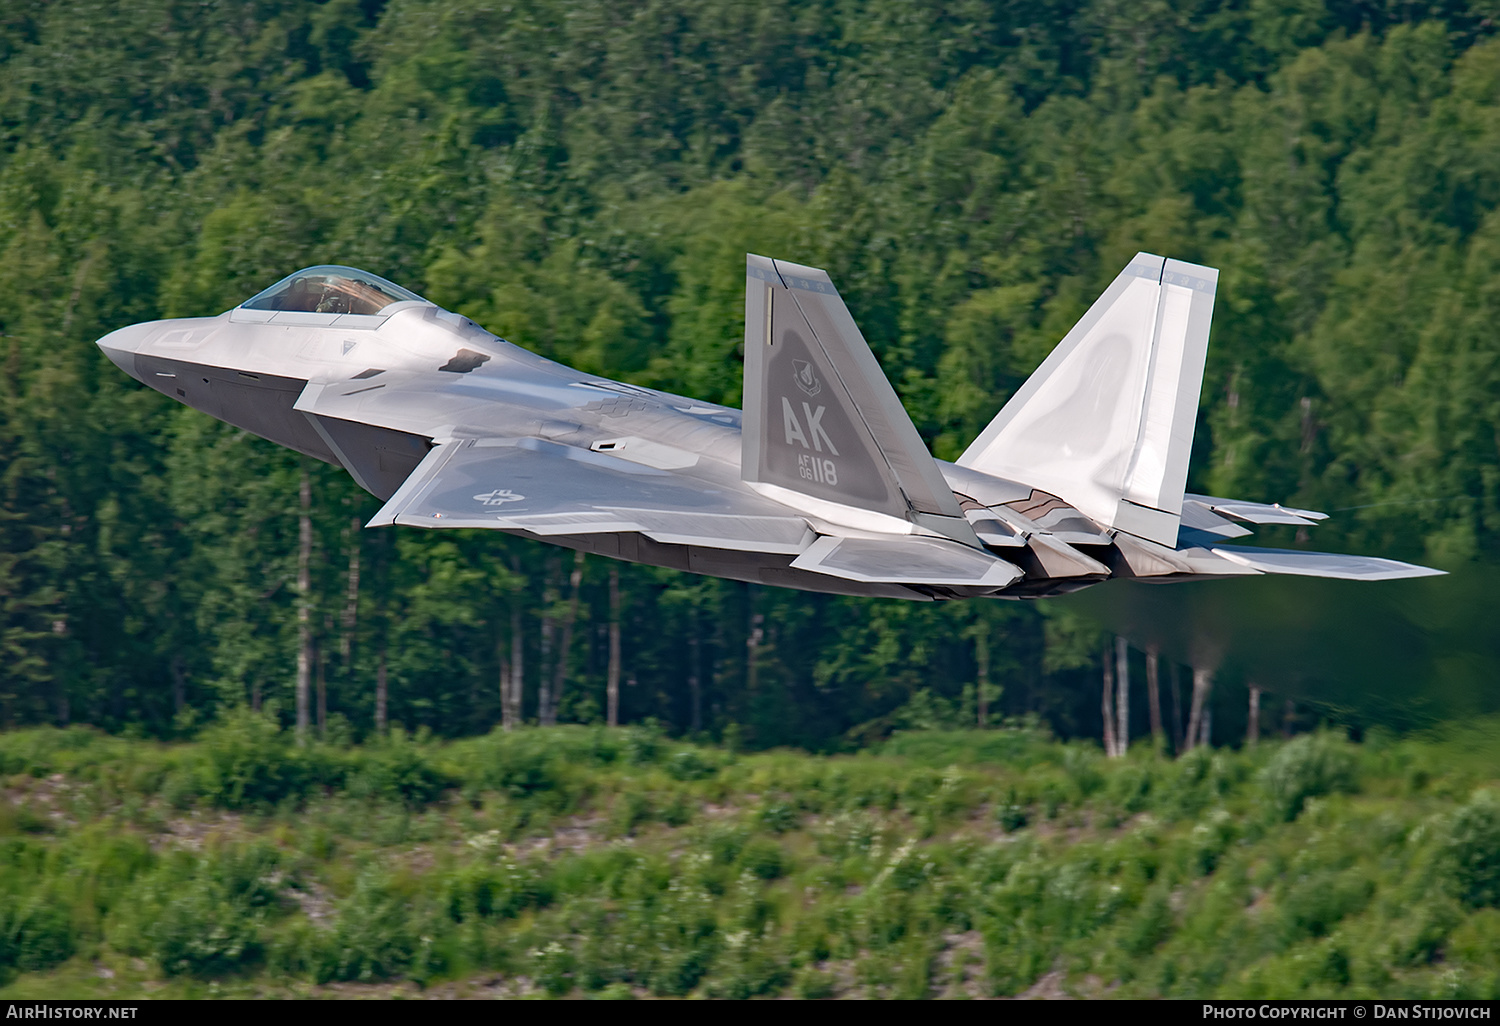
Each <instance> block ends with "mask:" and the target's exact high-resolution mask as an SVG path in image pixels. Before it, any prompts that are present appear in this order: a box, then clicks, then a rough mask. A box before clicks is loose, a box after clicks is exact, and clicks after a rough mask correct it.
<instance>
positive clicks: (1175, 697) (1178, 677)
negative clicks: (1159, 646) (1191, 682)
mask: <svg viewBox="0 0 1500 1026" xmlns="http://www.w3.org/2000/svg"><path fill="white" fill-rule="evenodd" d="M1168 668H1169V669H1170V670H1171V677H1172V749H1173V751H1175V752H1176V753H1177V754H1178V755H1181V754H1182V753H1183V751H1184V750H1185V749H1186V748H1187V738H1186V735H1185V734H1184V733H1183V730H1182V671H1181V670H1180V669H1179V668H1178V666H1177V664H1176V663H1175V662H1174V663H1172V664H1171V666H1170V667H1168Z"/></svg>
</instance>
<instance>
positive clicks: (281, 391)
mask: <svg viewBox="0 0 1500 1026" xmlns="http://www.w3.org/2000/svg"><path fill="white" fill-rule="evenodd" d="M386 311H388V312H385V311H383V312H382V315H381V316H358V315H349V314H342V315H337V314H319V313H292V314H288V313H277V314H275V315H273V316H271V317H265V316H264V315H263V313H262V312H260V311H247V310H243V309H241V308H235V309H233V310H229V311H227V312H225V313H223V314H220V315H219V316H217V317H196V318H180V319H173V320H161V321H149V322H145V323H142V324H136V325H132V326H130V327H127V328H121V329H120V330H118V331H115V332H112V333H111V334H109V335H107V336H105V337H104V338H102V339H100V340H99V343H98V344H99V347H100V348H101V349H102V350H103V351H104V353H105V355H107V356H108V357H109V359H110V360H111V361H112V362H113V363H114V364H115V365H116V366H118V367H119V368H120V369H121V370H123V371H125V373H127V374H129V375H130V376H131V377H133V378H135V379H136V380H137V381H140V382H142V383H143V384H145V385H147V386H149V387H151V388H153V389H155V390H156V391H158V392H160V393H162V394H163V395H165V396H167V397H169V398H172V399H175V400H177V401H178V402H181V403H183V404H185V405H187V406H191V407H192V408H193V409H195V410H199V411H201V412H203V413H206V414H208V415H209V416H211V417H215V418H217V419H219V420H222V421H224V422H225V423H228V424H232V425H234V426H235V427H238V428H242V429H244V430H246V431H249V432H250V433H252V434H255V435H258V436H260V437H261V438H265V439H268V440H269V441H272V442H275V443H277V444H278V445H283V446H286V447H287V448H289V449H293V450H295V451H297V452H300V453H303V454H304V455H307V456H312V457H314V458H316V459H319V460H322V461H324V462H325V463H330V464H333V465H335V466H343V467H345V469H347V470H349V471H350V472H351V473H353V474H354V476H355V479H356V481H358V482H359V484H360V486H361V487H363V488H365V489H366V490H367V491H369V492H370V493H371V494H373V495H375V496H376V497H377V498H379V499H381V500H387V499H389V498H391V496H392V495H393V494H395V492H396V490H397V489H398V488H399V487H400V485H401V484H402V482H403V481H405V480H406V478H407V477H408V475H410V474H411V472H412V471H413V470H415V469H416V467H417V465H418V464H419V463H420V462H421V461H422V459H423V458H424V457H425V456H426V455H427V453H428V450H429V448H430V446H431V445H432V443H433V442H434V441H442V440H446V439H452V438H464V437H473V438H486V437H494V436H503V437H523V438H526V437H534V438H539V439H545V440H547V441H549V442H554V443H558V444H561V445H565V446H570V447H575V448H577V449H580V450H583V451H595V452H600V453H601V455H606V456H607V453H608V452H609V450H608V449H602V450H601V449H595V448H592V447H594V446H596V445H598V444H599V443H600V442H601V440H602V441H603V444H604V445H605V446H607V445H608V440H610V439H618V438H632V439H644V440H646V441H649V442H655V443H657V444H660V445H661V446H662V447H663V448H664V449H667V450H671V451H672V452H686V453H689V454H691V455H694V456H696V457H697V459H696V461H695V462H694V463H693V464H692V465H691V466H686V467H675V468H673V472H674V473H675V474H676V475H679V476H681V477H685V478H689V479H692V480H694V481H696V482H699V483H700V484H701V486H702V487H703V488H704V489H711V490H713V491H716V492H732V493H736V494H735V498H734V504H735V506H736V507H737V508H739V509H743V510H745V511H747V512H750V513H763V514H768V515H787V514H788V513H793V514H794V515H798V516H803V517H807V516H809V514H807V513H806V512H803V511H795V510H789V509H788V508H786V507H785V506H783V505H781V504H780V503H777V502H775V501H774V500H771V499H768V498H766V497H764V496H763V495H760V494H757V493H756V492H755V491H753V490H752V489H751V488H750V487H749V486H748V485H746V484H745V483H744V482H743V481H742V480H741V478H740V451H741V440H740V426H741V413H740V411H739V410H736V409H733V408H731V407H726V406H719V405H717V404H714V403H707V402H703V401H700V400H695V399H687V398H684V397H681V396H676V395H671V394H669V393H666V392H660V391H657V390H654V389H647V388H642V387H640V386H637V385H630V384H625V383H622V382H618V381H612V380H610V379H608V378H604V377H601V376H599V375H594V374H585V373H583V372H581V371H577V370H574V369H573V368H571V367H568V366H566V365H564V364H561V363H557V362H555V361H552V360H548V359H545V358H543V357H540V356H537V355H536V354H534V353H531V352H529V351H527V350H525V349H522V348H521V347H519V346H517V345H514V344H512V343H510V342H507V341H505V340H504V339H501V338H498V337H496V336H495V335H493V334H491V333H489V332H487V331H485V330H483V329H482V328H480V327H478V326H477V325H476V324H474V323H473V322H472V321H470V320H469V319H468V318H466V317H462V316H460V315H457V314H453V313H449V312H448V311H446V310H442V309H441V308H439V307H436V306H434V305H431V304H428V303H419V302H415V301H408V302H403V303H399V304H393V306H392V307H387V308H386ZM464 354H472V355H467V356H466V355H464ZM444 367H449V368H452V369H449V370H443V369H441V368H444ZM372 370H373V371H379V372H380V373H377V374H374V375H370V376H368V377H364V376H362V375H364V374H367V373H368V372H369V371H372ZM309 386H311V387H312V389H313V390H314V391H315V392H325V391H331V390H337V391H338V392H339V393H340V397H346V396H348V397H352V396H354V395H358V394H368V393H372V392H376V391H387V392H388V395H389V396H390V398H391V399H392V400H395V401H393V402H387V403H385V404H381V407H380V408H376V409H372V410H368V411H367V413H366V415H368V416H370V417H371V422H369V423H364V424H361V423H357V422H354V421H346V420H342V419H341V418H322V420H321V421H318V420H314V419H313V418H312V417H309V416H308V415H306V414H304V413H303V412H301V411H299V410H298V409H297V404H298V400H299V399H300V398H302V397H303V396H304V394H305V393H307V392H308V390H309ZM393 389H394V391H388V390H393ZM403 389H405V390H407V391H406V392H405V395H404V398H403V397H402V395H401V391H402V390H403ZM382 398H384V397H382ZM320 429H321V430H320ZM341 456H342V458H341ZM346 461H347V462H346ZM667 461H668V462H670V455H669V456H668V457H667ZM684 462H685V460H684ZM941 466H942V469H943V473H944V475H945V476H946V477H948V478H949V480H950V481H952V482H954V486H955V488H956V489H959V490H962V491H963V492H964V493H965V494H974V495H976V496H977V497H980V498H981V499H983V498H984V497H988V498H989V499H990V501H991V502H999V501H1009V500H1013V499H1016V498H1020V497H1023V496H1025V495H1027V494H1029V491H1030V490H1029V489H1026V488H1023V487H1021V486H1019V485H1015V484H1012V483H1010V482H1005V481H1000V480H998V479H992V478H986V476H985V475H982V474H977V473H975V472H973V471H968V470H964V469H963V468H960V467H956V466H954V465H952V464H950V463H943V464H941ZM813 519H814V520H815V526H817V525H818V524H822V523H823V521H822V519H821V518H813ZM434 526H441V525H434ZM823 526H825V527H826V528H827V529H831V530H835V531H840V530H849V531H851V532H855V533H858V532H860V531H861V528H860V527H859V526H853V527H849V528H844V527H842V525H836V524H832V523H827V524H823ZM546 540H547V541H549V542H551V543H552V544H557V545H562V546H564V547H567V548H574V549H583V550H585V551H589V552H599V553H601V554H604V555H609V556H614V557H616V558H622V559H627V560H630V561H634V562H643V563H650V564H653V565H656V566H664V567H672V568H674V569H679V570H686V571H691V572H696V573H704V574H711V575H714V576H719V577H727V578H730V579H734V580H743V581H750V582H756V583H771V584H776V585H780V586H783V587H794V588H800V589H803V590H811V591H823V592H832V593H836V594H845V595H873V596H888V597H899V598H917V597H920V596H919V595H918V594H917V593H914V592H913V591H912V590H911V589H910V588H909V587H908V586H904V585H892V584H882V583H869V582H856V581H849V580H843V579H840V578H836V577H830V576H827V575H823V574H816V573H809V572H805V571H801V570H795V569H790V568H789V564H790V563H791V561H792V558H793V555H792V554H783V553H762V552H739V551H734V550H726V549H706V548H703V547H699V546H690V545H676V544H671V543H663V542H657V541H653V540H651V539H650V538H647V537H642V536H639V535H633V534H630V533H622V534H619V535H614V536H608V535H580V536H566V535H561V536H558V535H554V536H550V537H548V538H547V539H546ZM1099 579H1101V578H1099V577H1091V578H1089V579H1087V580H1070V581H1068V582H1066V585H1067V586H1081V585H1083V584H1086V583H1093V582H1094V581H1096V580H1099Z"/></svg>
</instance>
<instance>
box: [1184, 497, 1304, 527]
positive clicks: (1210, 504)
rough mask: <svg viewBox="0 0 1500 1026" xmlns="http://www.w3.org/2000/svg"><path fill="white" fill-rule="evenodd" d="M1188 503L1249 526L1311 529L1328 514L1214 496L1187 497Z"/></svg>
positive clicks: (1275, 503) (1278, 504)
mask: <svg viewBox="0 0 1500 1026" xmlns="http://www.w3.org/2000/svg"><path fill="white" fill-rule="evenodd" d="M1186 499H1187V503H1184V505H1187V504H1192V505H1195V506H1201V507H1203V508H1204V509H1208V510H1212V511H1213V512H1215V513H1222V514H1223V515H1224V516H1227V517H1233V518H1234V519H1236V520H1243V521H1244V522H1245V523H1247V524H1294V525H1296V526H1299V527H1311V526H1312V525H1313V524H1314V523H1316V522H1317V521H1319V520H1327V519H1328V514H1327V513H1319V512H1317V511H1315V510H1310V509H1295V508H1293V507H1291V506H1283V505H1282V504H1281V503H1279V502H1274V503H1264V502H1246V501H1245V500H1243V499H1218V498H1215V497H1214V496H1212V495H1191V494H1189V495H1188V496H1186Z"/></svg>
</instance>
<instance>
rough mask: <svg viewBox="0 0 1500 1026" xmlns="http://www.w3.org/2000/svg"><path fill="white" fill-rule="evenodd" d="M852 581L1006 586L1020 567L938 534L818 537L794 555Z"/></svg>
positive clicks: (799, 565) (799, 563) (799, 564)
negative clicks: (809, 545)
mask: <svg viewBox="0 0 1500 1026" xmlns="http://www.w3.org/2000/svg"><path fill="white" fill-rule="evenodd" d="M792 566H793V567H795V568H796V569H798V570H811V571H814V572H816V573H820V574H828V575H829V576H831V577H842V578H844V579H845V580H848V581H864V582H878V583H887V584H934V585H947V586H949V587H963V586H967V587H977V588H1003V587H1005V586H1006V585H1007V584H1010V583H1011V582H1012V581H1015V580H1016V579H1018V578H1019V577H1020V576H1021V571H1020V570H1019V569H1018V568H1016V567H1015V566H1013V565H1011V564H1010V563H1007V562H1006V561H1005V560H1003V559H996V558H994V557H993V556H990V555H987V554H986V553H983V552H980V551H978V550H976V549H971V548H969V547H968V546H965V545H958V544H955V543H953V542H950V541H944V540H942V539H938V538H919V537H891V538H819V539H818V540H817V541H815V542H813V544H812V546H811V547H810V548H809V549H808V550H807V551H806V552H804V553H802V555H800V556H798V557H797V559H796V560H794V561H793V563H792Z"/></svg>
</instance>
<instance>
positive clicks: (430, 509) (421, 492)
mask: <svg viewBox="0 0 1500 1026" xmlns="http://www.w3.org/2000/svg"><path fill="white" fill-rule="evenodd" d="M387 524H405V525H407V526H411V527H489V528H497V529H509V530H523V531H526V532H528V533H530V534H535V535H539V536H542V537H553V536H559V535H578V534H606V533H608V534H615V533H628V532H639V533H641V534H644V535H646V536H647V537H649V538H651V539H652V540H654V541H659V542H664V543H670V544H677V545H698V546H703V547H706V548H717V549H735V550H739V551H744V552H781V553H790V554H796V553H799V552H801V551H802V550H803V549H805V548H807V546H808V545H809V544H811V542H812V540H813V537H814V535H813V532H812V530H811V529H810V528H809V527H808V525H807V522H806V521H805V520H803V519H802V518H801V517H798V516H794V515H789V514H788V512H787V511H786V510H785V509H783V508H781V507H778V506H776V505H775V504H773V503H771V502H767V501H763V500H759V499H757V498H756V497H754V496H746V495H744V494H743V493H738V494H736V493H734V492H731V491H729V490H721V489H717V488H715V487H713V485H712V483H710V482H706V481H699V480H691V479H686V478H683V477H681V476H679V475H677V474H673V473H672V472H671V471H668V470H662V469H659V468H655V467H650V466H645V465H642V464H640V463H634V462H630V461H627V460H623V459H620V458H617V457H614V456H609V455H605V454H602V453H596V452H592V451H590V450H588V449H580V448H577V447H576V446H570V445H560V444H558V443H556V442H548V441H544V440H542V439H537V438H480V439H460V440H457V441H453V442H448V443H445V444H443V445H439V446H437V447H435V448H434V449H433V450H432V451H431V452H430V453H428V454H427V457H426V458H425V459H424V460H423V461H422V463H421V465H420V466H419V467H418V468H417V469H416V470H415V471H414V472H413V473H412V475H411V476H410V477H409V478H407V480H406V483H405V484H403V485H402V486H401V488H400V490H398V491H397V492H396V494H395V495H393V496H391V498H390V501H388V502H387V503H386V504H385V506H383V507H382V508H381V510H380V512H378V513H376V514H375V517H374V518H373V519H372V520H371V521H370V524H369V526H371V527H379V526H384V525H387Z"/></svg>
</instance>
